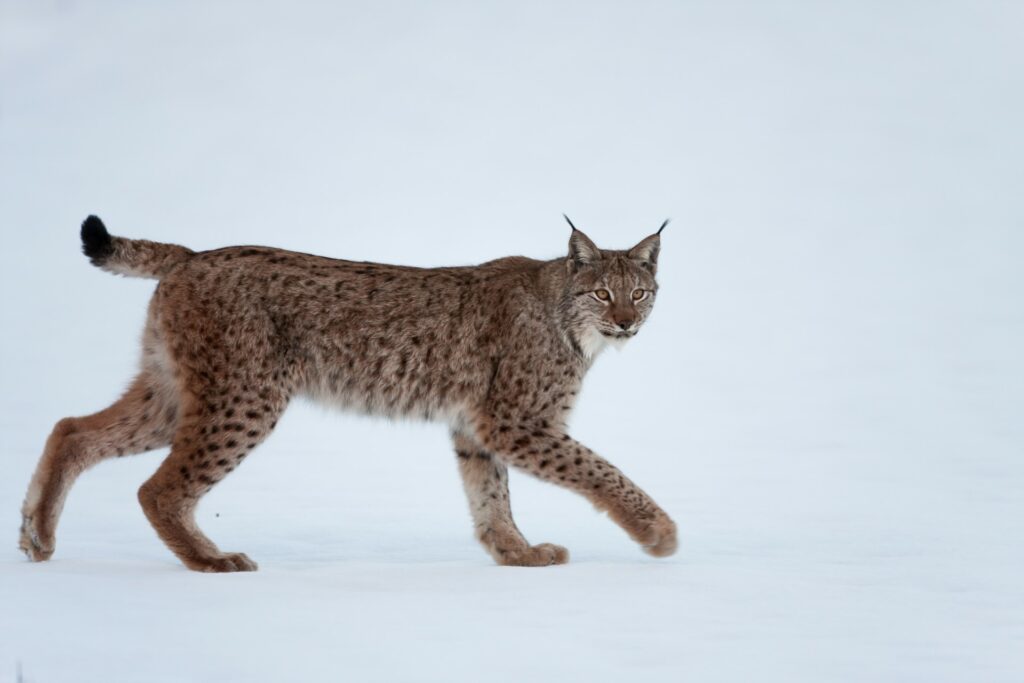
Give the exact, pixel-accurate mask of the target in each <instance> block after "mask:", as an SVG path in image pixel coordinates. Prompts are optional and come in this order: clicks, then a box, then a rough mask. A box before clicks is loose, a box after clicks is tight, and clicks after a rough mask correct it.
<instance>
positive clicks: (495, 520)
mask: <svg viewBox="0 0 1024 683" xmlns="http://www.w3.org/2000/svg"><path fill="white" fill-rule="evenodd" d="M452 441H453V442H454V445H455V454H456V456H458V462H459V473H460V474H461V475H462V484H463V487H464V488H465V489H466V497H467V498H468V499H469V510H470V514H472V515H473V525H474V527H475V529H476V537H477V539H478V540H479V541H480V543H481V544H482V545H483V546H484V548H485V549H486V550H487V552H489V553H490V554H491V556H492V557H493V558H494V560H495V561H496V562H497V563H498V564H502V565H513V566H520V567H543V566H547V565H551V564H565V563H566V562H568V561H569V551H568V550H566V549H565V548H563V547H562V546H559V545H554V544H551V543H542V544H540V545H535V546H531V545H530V544H529V543H528V542H527V541H526V539H525V538H524V537H523V534H522V533H521V532H520V531H519V529H518V527H516V523H515V521H513V519H512V508H511V505H510V501H509V495H508V469H507V468H506V467H505V465H504V464H503V463H502V462H500V461H499V460H498V459H497V458H495V457H493V456H492V455H491V454H490V453H488V452H487V451H485V450H484V449H483V448H482V447H481V446H479V445H478V444H476V443H475V442H474V441H473V440H472V439H470V438H468V437H466V436H463V435H461V434H453V435H452Z"/></svg>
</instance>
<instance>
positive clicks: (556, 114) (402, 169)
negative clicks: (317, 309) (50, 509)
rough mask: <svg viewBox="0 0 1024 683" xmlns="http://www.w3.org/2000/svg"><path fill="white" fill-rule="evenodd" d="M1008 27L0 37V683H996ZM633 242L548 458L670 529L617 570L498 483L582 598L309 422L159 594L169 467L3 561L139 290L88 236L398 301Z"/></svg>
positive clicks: (282, 30)
mask: <svg viewBox="0 0 1024 683" xmlns="http://www.w3.org/2000/svg"><path fill="white" fill-rule="evenodd" d="M1022 19H1024V10H1022V8H1021V6H1019V5H1017V4H1013V3H995V2H992V3H988V2H981V3H939V4H917V3H907V4H882V3H878V4H874V3H867V4H863V3H849V4H827V5H822V4H814V3H799V2H797V3H770V4H762V3H749V4H748V3H742V2H735V3H716V2H695V3H674V4H654V3H631V4H628V5H627V4H605V3H579V4H574V3H556V4H540V3H515V4H503V5H499V4H490V3H474V4H454V3H451V4H450V3H431V4H424V5H413V4H410V3H391V2H383V3H359V4H353V3H326V2H324V3H309V2H297V3H280V4H256V3H244V4H243V3H240V2H227V3H200V2H196V1H188V2H178V3H174V4H173V5H172V4H166V5H158V4H152V3H127V2H123V3H122V2H105V3H88V4H87V3H78V2H70V1H67V0H65V1H63V2H51V3H45V2H44V3H39V2H35V3H29V2H27V1H24V0H8V1H7V2H5V3H2V4H0V83H2V90H0V94H2V100H0V105H2V106H0V206H2V207H3V211H4V216H3V221H4V228H3V235H4V243H3V249H2V251H0V259H2V268H0V291H3V292H4V325H3V330H4V334H3V335H2V338H0V345H2V346H0V371H2V372H0V376H2V378H3V388H4V391H3V392H2V396H0V434H2V437H0V438H2V442H0V446H2V453H3V459H2V467H3V475H2V476H0V529H2V528H6V529H8V532H9V533H10V536H9V542H8V544H7V546H6V547H7V550H6V551H0V606H2V607H0V683H5V682H7V681H14V680H17V677H18V673H17V672H18V671H19V669H20V671H21V672H22V673H21V678H22V680H23V681H25V682H26V683H52V682H60V681H75V682H82V681H85V682H89V681H103V682H104V683H111V682H117V681H213V680H216V681H282V680H304V681H337V680H354V681H464V680H493V681H521V680H541V681H545V680H584V681H605V680H609V681H610V680H623V679H625V680H634V679H635V680H644V681H683V680H692V681H746V680H758V681H865V680H872V681H928V682H930V683H931V682H938V681H967V680H970V681H994V682H998V681H1020V680H1022V679H1024V581H1022V579H1021V568H1022V566H1024V544H1022V543H1021V539H1022V538H1024V502H1022V496H1021V491H1022V490H1024V421H1022V420H1021V415H1024V360H1022V354H1021V348H1022V344H1024V296H1022V295H1024V269H1022V268H1021V263H1022V262H1024V199H1022V195H1021V192H1020V187H1021V181H1022V180H1024V166H1022V161H1021V160H1022V159H1024V135H1022V133H1021V128H1020V121H1021V120H1024V88H1022V87H1021V80H1020V74H1021V73H1022V68H1024V49H1022V47H1021V43H1020V40H1019V27H1020V26H1021V25H1022V24H1021V21H1022ZM563 211H565V212H567V213H568V214H569V215H570V217H572V219H573V222H574V223H576V225H578V226H579V227H580V228H581V229H583V230H584V231H585V232H587V233H588V234H589V235H590V237H592V238H593V239H594V240H595V241H596V242H597V243H598V244H599V245H603V246H609V247H624V246H627V245H630V244H633V243H635V242H636V241H637V240H638V239H640V238H641V237H643V236H644V235H646V234H647V233H648V232H650V231H653V230H654V229H656V228H657V226H658V225H660V223H661V221H662V220H663V219H664V218H665V217H666V216H671V217H672V219H673V222H672V224H670V225H669V227H668V228H666V230H665V233H664V234H663V249H662V254H661V261H660V264H661V265H660V267H661V274H660V281H661V290H660V293H659V301H658V305H657V307H656V310H655V313H654V315H653V317H652V319H651V320H650V321H649V323H648V324H647V325H646V326H645V328H644V329H643V330H642V331H641V333H640V334H639V335H638V336H637V338H636V339H634V340H632V341H630V342H629V343H628V344H626V345H625V348H624V349H622V351H621V352H615V351H613V350H607V351H605V352H604V353H602V355H601V356H600V358H599V359H598V360H597V362H596V364H595V367H594V369H593V371H592V373H591V375H590V376H589V377H588V379H587V383H586V386H585V388H584V391H583V393H582V396H581V400H580V401H579V403H578V404H577V409H576V412H575V416H574V420H573V425H572V431H573V433H574V435H575V436H576V437H577V438H579V439H580V440H582V441H583V442H585V443H587V444H588V445H589V446H591V447H593V448H594V449H595V450H597V451H598V452H599V453H601V454H602V455H604V456H606V457H608V458H609V459H610V460H611V461H612V462H614V463H616V464H617V465H619V466H620V467H621V468H622V469H623V470H624V471H625V472H626V473H627V474H628V475H629V476H630V477H631V478H633V479H634V480H635V481H637V482H638V483H640V485H641V486H643V487H644V488H645V489H646V490H647V491H648V492H649V493H650V494H651V495H652V496H653V497H654V498H655V500H657V501H658V502H659V503H660V504H661V505H662V506H663V507H664V508H665V509H666V510H667V511H668V512H669V513H670V514H671V515H672V516H673V517H674V519H675V520H676V521H677V523H678V524H679V527H680V534H681V535H680V550H679V552H678V553H677V554H676V555H675V556H673V557H671V558H668V559H664V560H657V559H653V558H650V557H648V556H646V555H644V554H643V553H642V552H641V551H640V550H639V549H638V548H636V547H635V545H634V544H633V543H632V542H631V541H630V540H629V539H628V538H627V537H626V535H625V534H624V533H622V532H621V531H620V530H619V529H618V528H616V527H615V526H614V525H613V524H612V523H611V522H610V521H609V520H607V519H606V518H604V517H603V516H601V515H599V514H598V513H596V512H595V511H594V510H593V509H592V508H590V507H589V506H588V505H587V504H586V503H585V502H584V501H582V500H581V499H578V498H576V497H574V496H573V495H572V494H570V493H568V492H564V491H561V490H559V489H557V488H555V487H552V486H548V485H544V484H541V483H539V482H536V481H534V480H532V479H529V478H528V477H526V476H525V475H519V474H515V473H514V474H513V477H512V481H511V487H512V498H513V506H514V509H515V512H516V518H517V520H518V521H519V524H520V526H521V528H522V529H523V531H524V533H525V534H526V535H527V537H528V538H530V539H531V540H532V541H533V542H535V543H539V542H545V541H549V542H555V543H561V544H564V545H566V546H567V547H568V548H569V550H570V552H571V554H572V559H571V562H570V564H568V565H566V566H562V567H551V568H543V569H519V568H503V567H497V566H495V565H494V564H493V563H492V561H491V560H490V558H489V557H488V556H487V555H486V554H485V553H484V551H483V550H482V549H481V548H479V547H478V546H477V544H476V542H475V541H474V540H473V538H472V533H471V532H472V530H471V525H470V522H469V515H468V512H467V510H466V504H465V501H464V497H463V494H462V491H461V486H460V483H459V481H458V474H457V470H456V466H455V463H454V456H453V455H452V453H451V449H450V446H449V444H448V440H447V435H446V432H445V429H444V427H442V426H440V425H420V424H410V423H399V424H388V423H385V422H380V421H373V420H367V419H361V418H356V417H353V416H347V415H341V414H335V413H330V412H328V411H325V410H322V409H320V408H315V407H311V406H308V405H301V404H299V405H295V406H294V407H293V408H292V409H291V410H290V411H289V412H288V414H287V415H286V416H285V418H284V419H283V420H282V422H281V424H280V426H279V429H278V430H277V431H276V432H275V434H274V435H273V436H272V437H271V438H270V440H268V442H267V443H266V444H265V445H263V446H261V448H260V449H259V450H258V451H257V454H258V455H256V456H254V457H253V458H250V459H249V460H248V461H247V462H246V465H245V467H242V468H240V469H239V470H238V471H237V472H235V473H233V474H232V476H231V477H230V478H228V479H227V480H226V481H225V482H223V483H222V484H220V485H219V486H218V487H217V488H216V489H215V490H214V491H213V492H212V493H211V494H210V495H209V496H208V497H207V498H206V499H205V500H204V502H203V504H202V506H201V508H200V524H201V526H202V527H203V529H204V530H205V531H206V532H207V533H208V534H209V535H210V536H211V537H212V538H213V539H214V540H216V541H217V542H218V543H219V544H220V545H221V547H222V548H223V549H225V550H231V551H243V552H246V553H247V554H249V555H250V556H251V557H252V558H253V559H255V560H256V561H257V562H259V563H260V570H259V571H258V572H256V573H254V574H234V575H201V574H196V573H192V572H188V571H187V570H185V569H184V568H183V567H182V566H181V565H180V564H179V563H178V562H177V561H176V560H175V559H174V557H173V556H172V555H171V554H170V553H169V551H167V550H166V549H165V548H164V546H163V545H162V543H160V541H159V540H158V539H157V538H156V535H155V533H153V531H152V530H151V528H150V527H149V525H148V523H147V522H146V520H145V518H144V516H143V515H142V512H141V509H140V508H139V506H138V503H137V501H136V499H135V493H136V491H137V489H138V486H139V485H140V484H141V483H142V482H143V481H144V480H145V479H146V478H147V477H148V476H149V474H150V473H151V472H152V471H153V470H154V469H155V468H156V466H157V463H158V462H159V459H160V457H161V453H151V454H147V455H142V456H138V457H134V458H129V459H123V460H118V461H110V462H106V463H103V464H101V465H100V466H98V467H96V468H95V469H94V470H92V471H90V472H88V473H86V474H85V475H84V476H83V477H82V479H81V480H80V481H79V483H78V484H77V486H76V487H75V489H74V490H73V492H72V494H71V496H70V497H69V500H68V504H67V507H66V509H65V512H64V516H63V518H62V522H61V526H60V528H59V530H58V544H57V551H56V554H55V555H54V558H53V560H52V561H50V562H48V563H44V564H31V563H29V562H27V561H25V559H24V558H23V557H22V556H21V555H20V553H18V551H17V550H16V530H17V528H18V525H19V523H20V516H19V508H20V504H21V500H22V498H23V496H24V492H25V488H26V486H27V484H28V480H29V478H30V476H31V472H32V469H33V468H34V466H35V462H36V459H37V458H38V456H39V453H40V450H41V448H42V445H43V442H44V441H45V438H46V435H47V434H48V432H49V430H50V428H51V427H52V425H53V423H54V422H55V421H56V420H57V419H59V418H61V417H63V416H65V415H72V414H84V413H88V412H91V411H93V410H96V409H98V408H101V407H103V406H104V405H106V404H107V403H109V402H110V401H111V400H112V399H113V398H114V397H115V396H116V395H117V393H118V392H119V391H120V390H121V389H122V388H123V387H124V385H125V384H126V382H127V380H128V379H129V378H130V376H131V373H132V370H133V367H134V364H135V358H136V344H137V341H138V336H139V330H140V327H141V322H142V319H143V315H144V310H145V304H146V301H147V298H148V296H149V294H150V292H151V291H152V287H153V284H152V283H151V282H147V281H139V280H127V279H123V278H116V277H111V276H110V275H108V274H105V273H102V272H99V271H97V270H95V269H93V268H92V267H91V266H89V265H88V263H87V261H86V260H85V259H84V258H83V257H82V256H81V254H80V253H79V252H78V244H77V237H76V230H77V225H78V223H79V222H80V221H81V220H82V218H84V216H85V215H86V214H88V213H91V212H95V213H98V214H99V215H101V216H102V217H103V218H104V220H105V221H106V222H107V224H108V226H109V227H110V229H111V230H112V231H113V232H115V233H117V234H123V235H126V236H136V237H145V238H149V239H156V240H164V241H175V242H180V243H183V244H186V245H188V246H190V247H192V248H197V249H201V248H212V247H216V246H222V245H227V244H238V243H255V244H272V245H276V246H283V247H288V248H292V249H297V250H301V251H307V252H316V253H323V254H327V255H335V256H339V257H346V258H354V259H368V260H376V261H386V262H399V263H409V264H416V265H424V266H429V265H441V264H461V263H474V262H481V261H485V260H488V259H491V258H495V257H497V256H501V255H507V254H513V253H523V254H527V255H531V256H537V257H549V256H553V255H556V254H558V253H562V252H563V251H564V249H565V247H566V242H567V240H568V230H567V228H566V226H565V225H564V223H563V221H562V218H561V216H560V214H561V213H562V212H563Z"/></svg>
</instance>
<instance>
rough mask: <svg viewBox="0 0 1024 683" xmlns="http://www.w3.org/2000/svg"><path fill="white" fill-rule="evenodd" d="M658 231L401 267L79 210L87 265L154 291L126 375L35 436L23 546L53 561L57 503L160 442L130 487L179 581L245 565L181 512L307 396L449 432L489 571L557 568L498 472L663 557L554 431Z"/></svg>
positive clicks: (635, 314)
mask: <svg viewBox="0 0 1024 683" xmlns="http://www.w3.org/2000/svg"><path fill="white" fill-rule="evenodd" d="M566 220H567V221H568V220H569V219H568V217H566ZM667 223H668V221H665V223H663V224H662V226H661V228H660V229H659V230H658V231H657V232H656V233H654V234H652V235H650V236H649V237H647V238H645V239H643V240H641V241H640V242H639V243H638V244H637V245H636V246H634V247H633V248H631V249H628V250H623V251H613V250H607V249H599V248H598V247H597V246H596V245H595V244H594V243H593V242H592V241H591V240H590V239H589V238H588V237H587V236H586V235H584V234H583V233H582V232H580V231H579V230H577V229H576V227H575V226H573V225H572V222H571V221H569V225H570V226H571V227H572V233H571V236H570V239H569V253H568V255H567V256H565V257H561V258H556V259H552V260H548V261H538V260H534V259H530V258H525V257H522V256H512V257H508V258H501V259H497V260H494V261H490V262H487V263H484V264H482V265H478V266H470V267H453V268H412V267H404V266H394V265H384V264H378V263H357V262H352V261H341V260H335V259H331V258H325V257H321V256H314V255H310V254H302V253H295V252H291V251H284V250H281V249H274V248H269V247H249V246H241V247H227V248H224V249H215V250H212V251H203V252H194V251H192V250H190V249H187V248H185V247H182V246H178V245H172V244H160V243H157V242H150V241H147V240H134V239H126V238H123V237H114V236H111V235H110V234H109V233H108V232H107V229H106V227H105V226H104V224H103V222H102V221H101V220H100V219H99V218H97V217H95V216H90V217H88V218H87V219H86V220H85V221H84V222H83V224H82V231H81V238H82V245H83V247H82V248H83V251H84V252H85V254H86V256H88V257H89V258H90V259H91V261H92V263H93V264H94V265H96V266H98V267H100V268H102V269H103V270H106V271H109V272H112V273H119V274H122V275H128V276H133V277H145V278H153V279H156V280H158V281H159V284H158V285H157V287H156V291H155V293H154V294H153V298H152V300H151V301H150V304H149V310H148V314H147V318H146V325H145V331H144V333H143V341H142V358H141V363H140V365H141V367H140V371H139V374H138V376H137V377H136V378H135V379H134V381H133V382H132V384H131V385H130V387H129V388H128V389H127V391H126V392H125V393H124V395H123V396H122V397H121V398H120V399H119V400H118V401H117V402H115V403H114V404H113V405H111V406H110V407H108V408H106V409H105V410H101V411H100V412H98V413H95V414H93V415H89V416H87V417H69V418H65V419H63V420H60V421H59V422H58V423H57V424H56V426H55V427H54V429H53V432H52V433H51V434H50V437H49V439H48V441H47V442H46V446H45V449H44V451H43V454H42V457H41V459H40V461H39V464H38V467H37V469H36V471H35V474H34V476H33V478H32V481H31V484H30V485H29V489H28V494H27V496H26V498H25V502H24V506H23V508H22V520H23V521H22V526H21V538H20V547H21V549H22V550H23V551H24V552H25V553H26V554H27V555H28V557H29V559H31V560H34V561H41V560H47V559H49V558H50V557H51V555H52V554H53V551H54V547H55V537H54V533H55V530H56V526H57V521H58V518H59V516H60V513H61V510H62V508H63V505H64V501H65V498H66V496H67V494H68V490H69V489H70V487H71V486H72V484H73V483H74V481H75V479H76V478H77V477H78V475H79V474H81V473H82V472H83V471H84V470H85V469H86V468H88V467H90V466H92V465H94V464H96V463H97V462H99V461H101V460H103V459H106V458H111V457H115V456H126V455H132V454H137V453H142V452H144V451H149V450H152V449H156V448H162V447H165V446H170V447H171V450H170V453H169V455H168V456H167V457H166V459H165V460H164V461H163V463H162V464H161V465H160V467H159V468H158V469H157V471H156V473H155V474H154V475H153V476H152V477H151V478H150V479H149V480H148V481H146V482H145V483H144V484H143V485H142V487H141V488H140V489H139V502H140V503H141V504H142V508H143V510H144V511H145V514H146V517H147V518H148V519H149V521H150V522H151V523H152V525H153V527H154V528H155V529H156V532H157V534H158V535H159V536H160V538H161V539H162V540H163V541H164V543H166V544H167V546H168V547H169V548H170V549H171V551H172V552H174V554H175V555H177V557H178V558H179V559H180V560H181V561H182V562H183V563H184V564H185V566H187V567H188V568H190V569H194V570H198V571H206V572H233V571H252V570H255V569H256V563H255V562H253V561H252V560H251V559H249V558H248V557H247V556H246V555H245V554H243V553H231V552H221V551H220V550H219V549H218V547H217V546H216V545H215V544H214V543H213V541H211V540H210V539H209V538H207V537H206V536H205V535H204V534H203V533H202V531H200V529H199V528H198V526H197V525H196V521H195V509H196V505H197V504H198V502H199V500H200V499H201V498H202V496H203V494H205V493H206V492H208V491H209V490H210V489H211V488H212V487H213V486H214V485H215V484H217V482H219V481H221V480H222V479H223V478H224V477H226V476H227V475H228V474H229V473H230V472H231V471H232V470H234V469H235V468H236V467H238V465H239V464H240V463H241V462H242V461H243V460H245V458H246V457H248V455H249V454H250V453H251V452H252V450H253V449H254V448H256V447H257V446H258V445H259V444H260V442H262V441H263V440H264V439H266V438H267V435H268V434H270V432H271V430H273V429H274V426H275V425H276V424H277V421H278V418H279V417H280V416H281V414H282V412H283V411H284V410H285V408H286V407H287V406H288V403H289V401H290V400H291V399H292V398H294V397H297V396H306V397H310V398H312V399H314V400H316V401H320V402H327V403H330V404H333V405H338V406H341V407H343V408H348V409H352V410H355V411H359V412H362V413H368V414H372V415H381V416H387V417H413V418H421V419H426V420H436V421H442V422H444V423H446V424H447V425H448V426H449V428H450V430H451V438H452V442H453V444H454V449H455V454H456V456H457V461H458V467H459V471H460V473H461V475H462V481H463V484H464V487H465V491H466V495H467V497H468V499H469V508H470V513H471V515H472V519H473V523H474V525H475V531H476V537H477V539H478V540H479V541H480V542H481V544H482V545H483V546H484V548H485V549H486V550H487V551H488V552H489V553H490V554H491V555H492V556H493V558H494V560H495V561H496V562H498V563H499V564H502V565H519V566H530V567H534V566H544V565H552V564H562V563H564V562H567V561H568V558H569V554H568V551H567V550H566V549H565V548H563V547H561V546H558V545H554V544H550V543H542V544H539V545H531V544H530V543H528V542H527V540H526V539H525V538H524V537H523V535H522V534H521V533H520V531H519V529H518V528H517V527H516V524H515V522H514V521H513V519H512V513H511V509H510V506H509V494H508V469H507V468H508V467H509V466H512V467H517V468H520V469H522V470H525V471H526V472H529V473H530V474H532V475H534V476H536V477H538V478H540V479H542V480H544V481H548V482H552V483H554V484H557V485H560V486H564V487H566V488H568V489H570V490H572V491H575V492H577V493H579V494H581V495H583V496H584V497H586V498H587V499H588V500H589V501H590V502H591V503H593V504H594V505H595V506H596V507H597V508H598V509H599V510H603V511H606V512H607V513H608V514H609V516H610V517H611V518H612V519H613V520H614V521H615V522H616V523H618V524H619V525H620V526H621V527H622V528H623V529H624V530H625V531H626V532H627V533H628V534H629V535H630V536H631V537H632V538H633V539H634V540H635V541H636V542H638V543H639V544H640V545H641V546H642V547H643V549H644V550H645V551H647V552H648V553H650V554H651V555H655V556H659V557H661V556H666V555H670V554H672V553H673V552H674V551H675V549H676V527H675V524H674V523H673V522H672V520H671V519H670V518H669V517H668V515H666V514H665V512H663V511H662V510H661V508H659V507H658V505H656V504H655V503H654V501H653V500H651V498H650V497H649V496H648V495H647V494H646V493H644V492H643V491H642V490H641V489H640V488H639V487H637V486H636V485H635V484H634V483H633V482H632V481H630V480H629V479H627V478H626V477H625V476H624V475H623V474H622V473H621V472H620V471H619V470H618V469H616V468H615V467H614V466H613V465H611V464H610V463H609V462H608V461H606V460H604V459H602V458H601V457H599V456H598V455H597V454H595V453H594V452H593V451H591V450H590V449H589V448H587V447H586V446H584V445H583V444H581V443H580V442H578V441H576V440H575V439H573V438H572V437H571V436H569V434H568V433H567V432H566V419H567V418H568V416H569V413H570V411H571V410H572V407H573V403H574V401H575V399H576V396H577V392H578V391H579V389H580V384H581V382H582V380H583V376H584V375H585V374H586V372H587V370H588V368H589V367H590V366H591V363H592V362H593V360H594V358H595V356H596V355H597V354H598V353H599V352H600V351H601V350H602V349H603V348H604V347H605V346H607V345H608V344H610V343H621V342H624V341H625V340H627V339H629V338H630V337H632V336H633V335H635V334H636V333H637V331H638V330H639V329H640V327H641V325H643V323H644V321H645V320H646V318H647V316H648V315H649V314H650V312H651V308H652V306H653V305H654V300H655V298H656V295H657V291H658V285H657V282H656V281H655V274H656V271H657V265H658V252H659V249H660V245H661V237H660V235H661V231H662V229H664V227H665V224H667Z"/></svg>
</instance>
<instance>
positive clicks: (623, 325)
mask: <svg viewBox="0 0 1024 683" xmlns="http://www.w3.org/2000/svg"><path fill="white" fill-rule="evenodd" d="M618 326H619V329H620V330H628V329H629V328H631V327H633V321H632V320H620V321H619V322H618Z"/></svg>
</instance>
